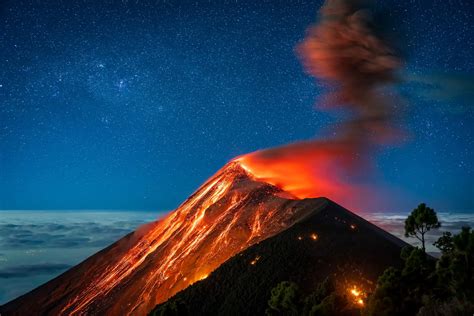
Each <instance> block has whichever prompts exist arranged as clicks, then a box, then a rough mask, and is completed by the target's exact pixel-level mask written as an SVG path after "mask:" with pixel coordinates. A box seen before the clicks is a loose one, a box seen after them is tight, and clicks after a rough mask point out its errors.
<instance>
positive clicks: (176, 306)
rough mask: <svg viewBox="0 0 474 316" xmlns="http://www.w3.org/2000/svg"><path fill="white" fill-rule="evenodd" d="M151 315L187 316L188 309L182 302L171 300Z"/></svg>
mask: <svg viewBox="0 0 474 316" xmlns="http://www.w3.org/2000/svg"><path fill="white" fill-rule="evenodd" d="M151 315H153V316H186V315H189V311H188V308H187V306H186V304H185V303H184V302H183V301H182V300H179V299H177V300H170V301H167V302H165V303H164V304H162V305H160V306H159V307H158V308H157V309H155V310H154V311H153V312H152V313H151Z"/></svg>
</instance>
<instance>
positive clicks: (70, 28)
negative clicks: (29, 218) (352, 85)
mask: <svg viewBox="0 0 474 316" xmlns="http://www.w3.org/2000/svg"><path fill="white" fill-rule="evenodd" d="M321 3H322V2H321V1H291V4H290V3H289V1H285V2H279V3H276V2H275V1H211V2H209V1H194V2H192V3H191V2H189V3H188V2H187V1H141V0H140V1H139V0H136V1H92V0H90V1H88V0H71V1H66V0H63V1H20V0H11V1H9V0H6V1H5V0H4V1H2V2H1V3H0V45H1V50H0V63H1V68H0V209H84V208H86V209H91V208H100V209H159V210H162V209H171V208H174V207H176V206H177V204H179V203H180V202H182V201H183V200H184V199H185V198H186V197H187V196H188V195H189V194H190V193H191V192H192V191H193V190H195V189H196V188H197V187H198V186H199V185H200V184H201V183H202V182H203V181H204V180H205V179H206V178H208V177H209V176H210V175H212V174H213V173H214V172H215V171H216V170H217V169H219V168H220V167H221V166H222V165H223V164H224V163H225V162H227V161H228V160H229V159H231V158H233V157H235V156H237V155H240V154H244V153H247V152H250V151H254V150H257V149H261V148H266V147H271V146H276V145H281V144H284V143H288V142H292V141H295V140H301V139H307V138H310V137H313V136H315V135H318V132H319V131H321V130H322V129H323V128H324V127H325V126H327V125H328V124H329V123H330V122H332V121H333V120H334V117H331V116H329V115H328V113H321V112H318V111H315V110H314V108H313V104H314V102H315V99H316V97H317V96H318V95H320V94H321V93H322V90H321V87H320V86H318V85H316V84H315V83H314V80H313V79H312V78H310V77H308V76H307V75H305V73H304V72H303V69H302V67H301V65H300V62H299V61H298V58H297V57H296V55H295V52H294V47H295V45H296V44H297V43H298V42H299V41H300V40H302V39H303V37H304V35H305V29H306V28H307V27H308V26H309V25H310V24H312V23H314V22H315V19H316V12H317V9H318V8H319V7H320V5H321ZM382 3H383V6H384V9H385V10H387V12H388V13H389V14H390V16H391V17H392V19H393V20H394V22H395V24H394V25H393V27H392V29H393V31H394V32H395V33H398V32H399V33H401V34H405V36H404V41H403V42H404V50H405V52H406V55H407V65H406V68H405V71H404V73H403V74H402V76H403V77H404V78H405V79H406V81H405V82H404V83H402V84H400V86H399V89H400V91H401V94H402V95H403V96H404V98H405V99H406V103H407V104H408V110H407V112H406V114H405V119H404V122H402V123H403V124H405V126H406V128H407V130H408V131H409V132H410V134H411V140H410V141H409V142H407V143H405V144H403V145H401V146H398V147H394V148H387V150H386V151H384V152H382V153H381V155H380V156H379V157H378V168H379V170H380V172H379V177H380V179H381V180H380V182H381V183H384V184H387V186H390V187H393V189H394V191H396V192H397V194H398V193H399V192H402V194H401V195H400V198H399V199H400V201H399V203H398V204H397V205H387V206H386V209H387V210H392V211H397V210H406V208H410V209H411V207H412V206H414V205H413V204H414V203H418V202H421V201H425V202H427V203H428V204H431V205H433V206H434V207H436V208H439V209H444V210H472V209H474V184H473V169H474V168H473V167H474V157H473V156H474V155H473V150H474V127H473V126H474V125H473V123H474V108H473V100H474V95H473V94H474V92H473V91H474V84H473V82H474V81H473V73H474V60H473V55H474V54H473V53H474V47H473V46H474V44H473V40H472V38H473V35H474V27H473V24H472V21H473V20H474V5H473V4H472V2H471V1H470V0H466V1H446V0H444V1H441V0H434V1H414V0H411V1H407V0H404V1H400V0H397V1H395V0H393V1H383V2H382ZM336 119H337V118H336Z"/></svg>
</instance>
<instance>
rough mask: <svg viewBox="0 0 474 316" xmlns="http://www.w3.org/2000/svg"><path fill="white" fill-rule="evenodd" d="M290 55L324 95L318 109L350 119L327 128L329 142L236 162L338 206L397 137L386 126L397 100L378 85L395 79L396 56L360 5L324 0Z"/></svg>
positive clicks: (260, 153) (271, 151)
mask: <svg viewBox="0 0 474 316" xmlns="http://www.w3.org/2000/svg"><path fill="white" fill-rule="evenodd" d="M297 52H298V53H299V55H300V57H301V59H302V62H303V65H304V67H305V69H306V71H307V72H308V73H309V74H310V75H312V76H313V77H315V78H316V79H317V80H320V81H322V82H323V83H325V84H326V85H327V86H328V88H329V89H328V90H330V91H331V92H328V93H327V94H326V95H325V97H324V102H323V103H322V104H320V106H321V107H322V108H325V109H327V108H330V107H333V106H336V105H337V106H340V107H343V108H344V109H346V110H347V111H348V112H349V113H350V114H351V115H352V116H351V119H349V120H347V121H344V122H341V123H340V124H336V125H335V126H332V129H333V131H334V132H335V133H334V134H335V135H337V136H335V137H333V138H330V139H324V140H317V139H313V140H309V141H304V142H297V143H293V144H289V145H286V146H282V147H277V148H272V149H266V150H262V151H257V152H254V153H251V154H248V155H245V156H243V157H240V158H239V160H240V161H241V162H242V163H243V164H244V165H245V166H246V167H247V168H248V169H250V170H252V172H253V173H254V175H256V176H257V177H258V178H261V179H263V180H265V181H268V182H271V183H274V184H276V185H279V186H280V187H282V188H284V189H287V190H289V191H291V192H292V193H294V194H295V195H296V196H298V197H301V198H304V197H313V196H322V195H326V196H328V197H330V198H334V199H336V200H338V201H339V202H341V199H344V196H347V195H348V194H350V195H352V196H353V195H358V194H357V193H356V192H362V191H364V192H367V190H365V189H366V188H365V189H364V190H362V191H361V190H358V188H357V185H356V184H353V183H352V182H353V177H354V175H356V176H360V175H361V174H362V175H367V174H368V171H367V167H368V168H370V166H371V165H372V160H373V158H372V157H373V155H372V154H373V150H374V149H375V148H376V147H377V146H376V145H377V144H381V143H387V142H390V141H393V140H397V139H398V138H399V136H400V133H399V132H398V131H397V129H396V128H394V127H393V121H394V119H395V117H396V116H397V114H398V113H397V111H395V104H396V98H395V96H394V95H393V94H392V93H391V92H390V93H387V91H386V90H385V86H387V85H390V84H393V83H395V82H396V81H397V76H396V73H397V70H399V69H400V68H401V66H402V61H401V57H399V56H397V54H396V52H395V50H394V49H393V48H392V47H391V46H390V45H389V43H388V41H387V40H386V39H384V38H383V36H382V35H381V34H378V33H377V32H376V28H375V25H373V21H372V19H371V11H370V9H369V7H368V4H367V2H365V1H354V0H353V1H349V0H329V1H326V2H325V3H324V5H323V6H322V8H321V10H320V12H319V22H318V23H317V24H316V25H315V26H312V27H311V28H310V29H309V30H308V32H307V36H306V38H305V39H304V41H303V42H302V43H301V44H300V45H299V46H298V47H297ZM295 188H296V189H295ZM348 204H353V203H348ZM352 206H354V205H352ZM354 207H357V206H354Z"/></svg>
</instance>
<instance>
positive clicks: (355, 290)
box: [351, 288, 360, 297]
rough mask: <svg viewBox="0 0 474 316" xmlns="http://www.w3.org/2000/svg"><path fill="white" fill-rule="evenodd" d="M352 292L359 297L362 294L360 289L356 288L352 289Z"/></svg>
mask: <svg viewBox="0 0 474 316" xmlns="http://www.w3.org/2000/svg"><path fill="white" fill-rule="evenodd" d="M351 294H352V295H354V296H356V297H358V296H360V291H359V290H358V289H356V288H353V289H351Z"/></svg>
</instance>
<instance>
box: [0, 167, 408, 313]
mask: <svg viewBox="0 0 474 316" xmlns="http://www.w3.org/2000/svg"><path fill="white" fill-rule="evenodd" d="M404 245H405V244H404V243H403V242H402V241H401V240H399V239H397V238H395V237H394V236H392V235H390V234H388V233H386V232H385V231H383V230H381V229H380V228H378V227H376V226H375V225H373V224H371V223H369V222H367V221H365V220H363V219H362V218H360V217H359V216H357V215H355V214H353V213H351V212H349V211H348V210H346V209H344V208H342V207H340V206H338V205H337V204H335V203H334V202H331V201H330V200H328V199H326V198H311V199H298V198H297V197H295V196H293V195H292V194H291V193H288V192H286V191H284V190H282V189H280V188H279V187H277V186H274V185H272V184H269V183H266V182H263V181H259V180H257V178H255V177H254V176H253V175H252V174H251V173H249V172H248V171H246V170H245V169H244V168H242V167H241V165H240V164H239V162H238V161H232V162H230V163H228V164H227V165H226V166H224V167H223V168H222V169H221V170H220V171H218V172H217V173H216V174H215V175H214V176H213V177H211V178H210V179H209V180H208V181H207V182H206V183H204V184H203V185H202V186H201V187H200V188H199V189H198V190H197V191H196V192H195V193H194V194H192V195H191V196H190V197H189V198H188V199H187V200H186V201H185V202H184V203H183V204H182V205H181V206H179V207H178V208H177V209H176V210H175V211H173V212H171V213H170V214H169V215H167V216H166V217H164V218H162V219H160V220H157V221H156V222H153V223H150V224H147V225H145V226H142V227H140V228H139V229H137V230H136V231H135V232H133V233H130V234H128V235H126V236H125V237H123V238H122V239H120V240H118V241H117V242H115V243H114V244H112V245H111V246H109V247H107V248H105V249H104V250H102V251H100V252H98V253H96V254H95V255H93V256H91V257H89V258H88V259H86V260H85V261H83V262H82V263H80V264H78V265H77V266H75V267H73V268H72V269H70V270H68V271H66V272H65V273H63V274H62V275H60V276H58V277H57V278H55V279H53V280H51V281H49V282H47V283H45V284H44V285H42V286H40V287H38V288H36V289H34V290H33V291H31V292H29V293H27V294H25V295H23V296H21V297H19V298H17V299H15V300H13V301H11V302H9V303H7V304H5V305H3V306H1V307H0V313H1V314H2V315H146V314H147V313H149V312H150V311H151V310H152V309H153V308H154V307H155V306H156V305H157V304H160V303H163V302H165V301H167V300H168V299H170V298H171V300H174V299H176V298H180V299H183V300H185V301H186V302H187V303H188V304H189V306H191V307H192V308H193V310H194V311H196V313H197V314H201V315H209V314H239V315H243V314H246V313H247V314H248V313H249V312H250V311H252V312H253V313H252V314H254V315H255V314H259V313H260V314H261V313H262V311H261V310H259V307H258V306H264V305H265V303H263V305H262V302H265V301H266V300H267V299H268V293H269V290H270V289H271V287H273V286H274V285H275V283H277V282H279V281H283V280H289V279H294V280H297V281H301V282H300V283H301V284H302V286H303V287H308V288H309V287H311V286H313V285H314V284H316V283H317V282H320V281H321V280H322V279H324V278H325V277H326V276H328V275H335V276H336V277H337V279H338V283H339V284H341V286H344V285H345V284H349V283H354V282H355V283H357V284H360V285H361V286H363V287H365V288H367V289H369V288H370V287H372V286H373V284H374V282H375V281H376V279H377V277H378V276H379V274H380V273H381V272H382V271H383V270H384V269H385V268H387V267H388V266H391V265H394V266H397V265H399V253H400V249H401V247H403V246H404ZM257 258H258V259H257ZM252 262H254V263H253V264H252ZM216 269H217V270H216ZM198 281H199V282H198ZM233 284H234V285H236V286H237V285H239V286H240V287H242V288H244V287H245V286H244V285H247V286H250V287H252V289H253V291H247V292H246V291H240V290H236V291H234V290H232V286H233ZM239 286H237V287H234V288H240V287H239ZM177 293H178V294H177ZM176 294H177V295H176ZM174 295H176V296H175V297H173V296H174ZM209 297H212V299H210V300H209V299H208V300H205V298H209ZM203 301H206V302H207V303H206V304H202V302H203ZM242 302H246V304H247V302H248V304H249V305H248V306H246V307H245V308H247V309H246V310H245V309H244V307H243V304H242ZM199 304H202V305H199ZM201 307H202V308H201ZM253 308H255V309H253ZM245 311H247V312H245Z"/></svg>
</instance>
